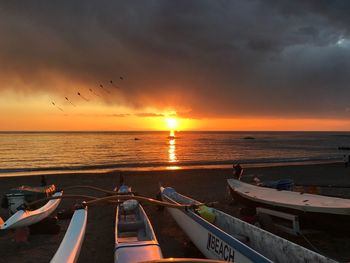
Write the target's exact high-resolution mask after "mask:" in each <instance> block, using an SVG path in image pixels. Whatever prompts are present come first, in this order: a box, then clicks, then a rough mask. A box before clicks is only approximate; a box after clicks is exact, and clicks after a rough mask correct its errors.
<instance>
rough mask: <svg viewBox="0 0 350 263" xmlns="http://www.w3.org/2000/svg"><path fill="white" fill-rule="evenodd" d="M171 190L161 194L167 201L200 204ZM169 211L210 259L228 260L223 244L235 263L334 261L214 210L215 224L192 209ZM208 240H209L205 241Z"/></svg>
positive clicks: (321, 262)
mask: <svg viewBox="0 0 350 263" xmlns="http://www.w3.org/2000/svg"><path fill="white" fill-rule="evenodd" d="M163 189H164V188H163ZM168 189H169V188H168ZM170 189H171V191H168V192H169V193H170V195H169V196H170V197H167V196H166V195H162V197H163V198H164V201H168V202H174V201H173V200H178V202H179V203H180V204H198V202H197V201H195V200H193V199H191V198H188V197H185V196H183V195H180V194H177V193H176V192H175V191H174V190H173V189H172V188H170ZM163 192H164V190H163ZM172 198H174V199H172ZM167 209H168V211H169V212H170V214H171V215H172V216H173V218H174V219H175V221H176V222H177V223H178V224H179V226H180V227H181V228H182V229H183V230H184V232H185V233H186V234H187V235H188V236H189V238H190V239H191V240H192V242H193V243H194V244H195V245H196V246H197V248H198V249H199V250H200V251H201V252H202V253H203V254H204V255H205V256H206V257H208V258H211V259H220V260H227V258H222V257H220V256H221V255H220V246H221V244H222V241H223V242H225V243H226V244H229V245H230V246H231V248H233V249H234V253H235V254H234V260H235V261H236V262H266V260H270V261H269V262H283V263H294V262H317V263H334V261H333V260H332V259H329V258H327V257H325V256H322V255H320V254H318V253H316V252H313V251H311V250H308V249H306V248H304V247H302V246H299V245H297V244H295V243H292V242H290V241H288V240H286V239H283V238H281V237H278V236H276V235H274V234H272V233H270V232H267V231H265V230H263V229H260V228H258V227H256V226H254V225H251V224H248V223H246V222H244V221H242V220H240V219H238V218H235V217H233V216H230V215H228V214H226V213H224V212H222V211H219V210H217V209H215V208H212V209H211V211H212V213H213V214H214V215H215V217H214V222H213V223H209V222H208V221H206V220H204V219H203V218H202V217H200V216H199V215H198V214H196V213H194V212H193V210H190V209H188V210H180V209H175V208H167ZM206 237H207V239H205V238H206ZM203 239H204V240H203ZM239 240H241V241H242V242H240V241H239ZM205 241H206V242H205ZM247 245H249V247H248V246H247ZM247 247H248V248H249V250H248V249H247ZM213 252H214V253H213ZM218 254H219V255H218ZM261 255H263V258H259V256H261ZM236 256H237V257H236ZM256 257H257V258H256ZM229 260H231V258H229Z"/></svg>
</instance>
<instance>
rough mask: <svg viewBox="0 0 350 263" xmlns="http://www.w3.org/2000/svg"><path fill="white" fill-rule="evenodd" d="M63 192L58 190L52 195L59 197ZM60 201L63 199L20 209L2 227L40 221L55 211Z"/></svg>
mask: <svg viewBox="0 0 350 263" xmlns="http://www.w3.org/2000/svg"><path fill="white" fill-rule="evenodd" d="M62 194H63V192H62V191H61V192H56V193H55V194H53V195H52V197H59V196H62ZM60 202H61V199H54V200H50V201H48V202H47V203H46V204H45V205H43V206H42V207H40V208H38V209H36V210H25V209H23V210H19V211H17V212H16V213H15V214H13V215H12V216H11V217H10V218H9V219H7V220H6V222H4V223H3V224H1V225H0V229H1V230H5V229H13V228H19V227H25V226H30V225H33V224H35V223H38V222H39V221H41V220H43V219H44V218H46V217H48V216H49V215H50V214H51V213H52V212H53V211H55V209H56V208H57V206H58V205H59V204H60Z"/></svg>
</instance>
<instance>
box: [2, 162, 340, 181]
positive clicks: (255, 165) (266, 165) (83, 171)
mask: <svg viewBox="0 0 350 263" xmlns="http://www.w3.org/2000/svg"><path fill="white" fill-rule="evenodd" d="M233 163H240V164H241V165H243V166H244V168H245V169H247V168H269V167H289V166H305V165H323V164H339V163H343V161H341V160H339V159H332V160H307V161H285V162H271V163H270V162H265V163H261V162H260V163H244V162H235V161H233V162H232V163H230V164H228V163H225V164H199V165H183V166H178V165H169V166H141V167H140V166H139V167H118V168H102V169H76V170H74V169H62V170H59V169H58V170H54V169H53V170H38V171H15V172H0V179H1V178H6V177H23V176H39V175H47V176H49V175H58V174H62V175H64V174H69V175H73V174H91V173H93V174H96V173H113V172H118V171H120V172H129V171H131V172H144V171H174V170H175V171H185V170H213V169H217V170H220V169H222V170H225V169H232V164H233Z"/></svg>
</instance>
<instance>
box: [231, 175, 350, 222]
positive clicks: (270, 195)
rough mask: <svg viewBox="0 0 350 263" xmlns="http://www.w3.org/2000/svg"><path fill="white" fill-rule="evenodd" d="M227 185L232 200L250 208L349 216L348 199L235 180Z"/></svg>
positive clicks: (349, 202)
mask: <svg viewBox="0 0 350 263" xmlns="http://www.w3.org/2000/svg"><path fill="white" fill-rule="evenodd" d="M227 183H228V185H229V187H230V191H231V194H232V196H233V197H234V198H236V199H238V200H239V201H242V203H246V204H248V205H251V206H264V207H269V208H274V209H278V210H283V211H287V212H288V211H289V212H294V213H299V214H300V213H303V214H304V213H312V214H315V215H320V214H323V217H324V216H325V215H339V216H346V217H348V216H350V199H344V198H337V197H329V196H322V195H314V194H306V193H299V192H292V191H284V190H277V189H272V188H266V187H260V186H255V185H252V184H247V183H244V182H242V181H239V180H236V179H228V180H227ZM321 217H322V216H320V218H321Z"/></svg>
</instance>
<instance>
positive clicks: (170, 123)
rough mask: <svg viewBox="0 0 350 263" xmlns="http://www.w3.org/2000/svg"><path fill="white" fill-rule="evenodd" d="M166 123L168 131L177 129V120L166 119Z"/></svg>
mask: <svg viewBox="0 0 350 263" xmlns="http://www.w3.org/2000/svg"><path fill="white" fill-rule="evenodd" d="M166 123H167V126H168V128H169V129H172V130H173V129H176V128H177V127H178V122H177V119H175V118H167V119H166Z"/></svg>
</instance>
